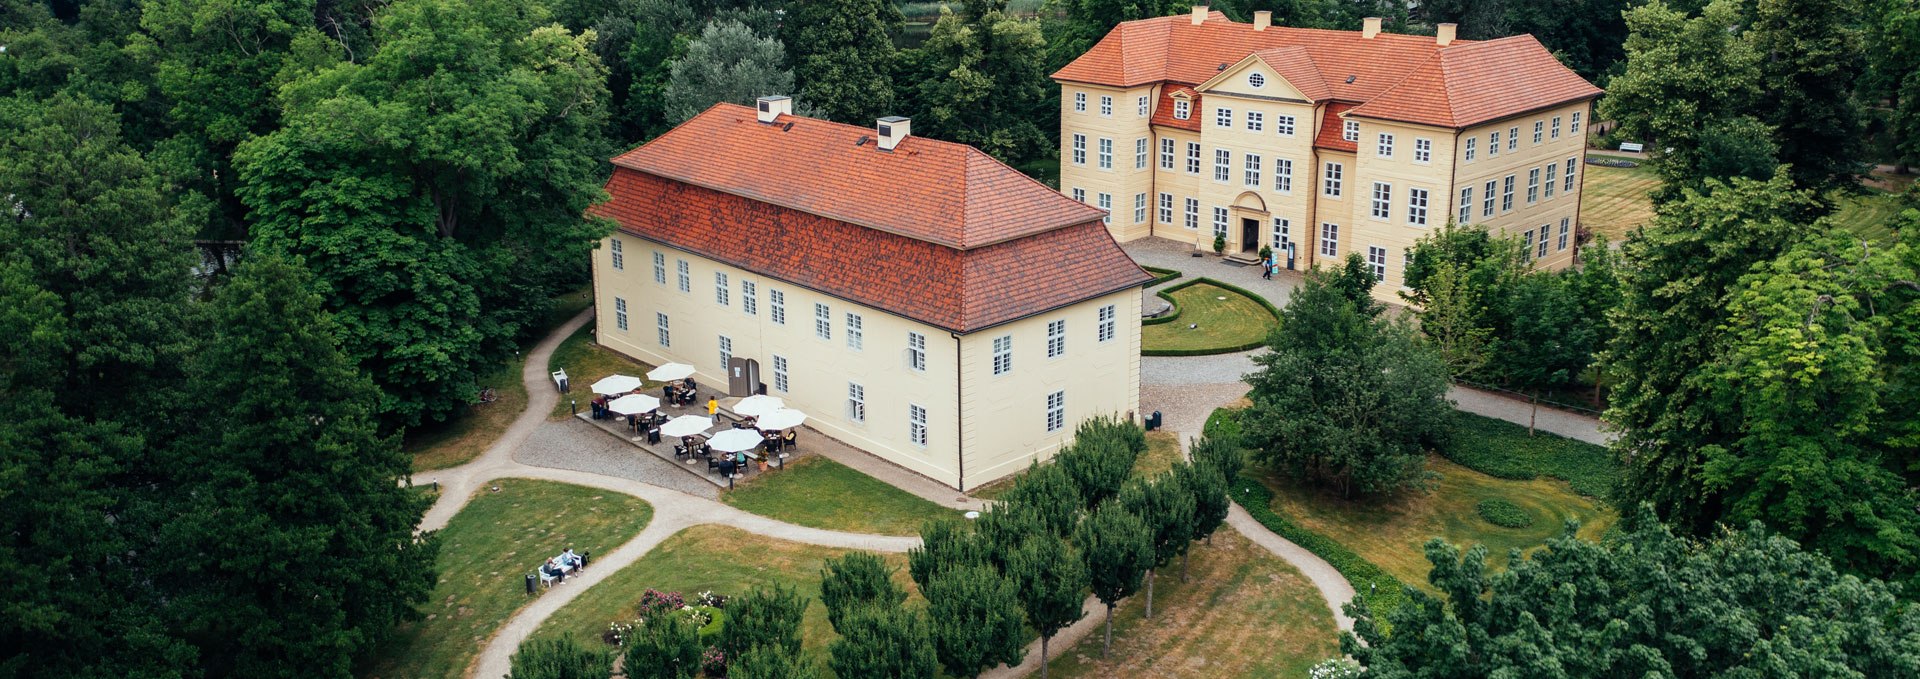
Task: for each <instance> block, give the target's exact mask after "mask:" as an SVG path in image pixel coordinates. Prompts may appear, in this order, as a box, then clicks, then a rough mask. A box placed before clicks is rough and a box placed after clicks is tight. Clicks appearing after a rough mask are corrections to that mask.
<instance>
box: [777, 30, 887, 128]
mask: <svg viewBox="0 0 1920 679" xmlns="http://www.w3.org/2000/svg"><path fill="white" fill-rule="evenodd" d="M903 20H904V19H903V18H902V17H901V16H900V10H899V9H898V8H896V7H894V5H893V2H891V0H808V1H805V2H795V3H792V4H790V5H788V6H787V16H786V19H785V20H784V21H782V22H781V24H780V27H781V28H780V41H781V42H782V43H785V44H786V45H787V50H788V51H787V62H788V63H789V64H790V65H792V67H793V76H794V80H795V82H797V83H798V85H799V87H800V90H799V96H797V97H795V99H798V100H800V101H804V102H807V103H808V104H809V105H811V106H813V107H814V108H816V109H818V110H819V111H820V114H821V115H822V116H824V117H825V118H827V119H828V120H832V121H836V122H842V123H848V124H851V125H870V124H872V123H873V121H874V119H875V118H879V117H881V116H887V115H899V114H901V112H900V111H895V110H893V107H894V96H893V82H892V80H891V78H890V77H889V76H890V75H891V73H890V71H891V69H892V68H893V63H894V50H893V39H892V38H890V37H888V35H887V32H888V31H890V30H893V29H894V28H895V27H897V26H899V25H900V23H901V22H902V21H903Z"/></svg>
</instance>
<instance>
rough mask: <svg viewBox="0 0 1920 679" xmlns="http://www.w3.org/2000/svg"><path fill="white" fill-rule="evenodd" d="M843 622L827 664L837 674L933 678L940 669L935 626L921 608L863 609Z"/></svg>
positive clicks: (893, 678)
mask: <svg viewBox="0 0 1920 679" xmlns="http://www.w3.org/2000/svg"><path fill="white" fill-rule="evenodd" d="M841 624H842V625H843V626H841V627H839V628H838V629H839V632H840V638H839V639H835V640H834V641H833V645H832V646H830V647H828V649H827V654H828V655H827V667H828V668H829V669H832V670H833V673H834V674H835V675H837V676H842V677H874V678H875V679H933V677H934V676H935V675H936V674H937V673H938V672H939V671H940V658H939V654H938V653H937V652H936V651H934V647H933V630H932V627H931V626H930V625H928V624H927V617H926V616H925V615H924V614H922V613H921V612H920V611H918V610H909V609H905V608H901V607H898V606H894V607H891V608H878V607H875V608H864V609H860V610H858V611H854V612H853V613H851V614H850V615H848V616H846V617H845V618H844V619H843V620H842V623H841Z"/></svg>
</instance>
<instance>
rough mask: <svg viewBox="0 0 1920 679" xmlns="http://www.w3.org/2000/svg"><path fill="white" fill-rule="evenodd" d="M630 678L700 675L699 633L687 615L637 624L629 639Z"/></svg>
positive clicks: (683, 678) (690, 678) (627, 665)
mask: <svg viewBox="0 0 1920 679" xmlns="http://www.w3.org/2000/svg"><path fill="white" fill-rule="evenodd" d="M625 645H626V652H625V655H626V662H625V663H624V664H622V665H621V666H622V667H624V668H625V671H626V675H627V679H693V678H694V677H698V676H701V669H702V665H701V657H700V655H701V652H702V651H705V650H706V648H705V646H704V645H703V644H701V643H700V630H698V629H696V628H694V626H693V623H691V622H689V621H688V620H687V618H686V616H684V615H679V614H668V615H655V616H653V617H652V618H648V619H647V620H646V621H645V622H644V623H641V624H639V625H635V626H634V628H633V631H632V632H630V633H629V638H628V639H626V643H625Z"/></svg>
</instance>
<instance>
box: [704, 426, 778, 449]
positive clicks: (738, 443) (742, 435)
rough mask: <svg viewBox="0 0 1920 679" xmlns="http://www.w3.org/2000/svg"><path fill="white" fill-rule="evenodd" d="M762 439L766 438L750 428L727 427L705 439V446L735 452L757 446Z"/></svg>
mask: <svg viewBox="0 0 1920 679" xmlns="http://www.w3.org/2000/svg"><path fill="white" fill-rule="evenodd" d="M763 441H766V438H765V437H763V436H761V435H760V432H757V431H754V430H752V429H728V430H726V431H723V432H720V433H718V434H714V435H713V438H710V439H707V446H709V447H711V448H713V449H714V450H718V451H720V452H723V453H737V452H740V451H742V450H753V449H754V448H758V447H759V446H760V444H761V442H763Z"/></svg>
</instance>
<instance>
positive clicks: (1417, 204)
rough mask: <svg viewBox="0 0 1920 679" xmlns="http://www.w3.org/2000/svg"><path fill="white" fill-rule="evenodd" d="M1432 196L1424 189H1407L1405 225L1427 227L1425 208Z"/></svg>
mask: <svg viewBox="0 0 1920 679" xmlns="http://www.w3.org/2000/svg"><path fill="white" fill-rule="evenodd" d="M1431 200H1432V196H1431V195H1430V194H1429V193H1428V191H1427V190H1426V189H1420V188H1412V187H1408V188H1407V223H1408V224H1412V225H1414V226H1426V225H1427V206H1428V204H1429V203H1430V202H1431Z"/></svg>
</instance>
